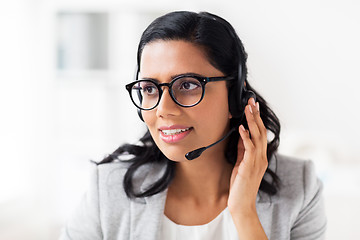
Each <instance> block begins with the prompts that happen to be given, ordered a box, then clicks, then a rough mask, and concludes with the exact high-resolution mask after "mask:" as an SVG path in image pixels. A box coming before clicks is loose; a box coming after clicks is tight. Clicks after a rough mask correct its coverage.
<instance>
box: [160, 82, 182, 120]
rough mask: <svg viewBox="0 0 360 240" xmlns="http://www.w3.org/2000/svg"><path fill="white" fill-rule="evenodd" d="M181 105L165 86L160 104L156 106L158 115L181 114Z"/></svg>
mask: <svg viewBox="0 0 360 240" xmlns="http://www.w3.org/2000/svg"><path fill="white" fill-rule="evenodd" d="M180 108H181V107H180V106H179V105H177V104H176V103H175V102H174V100H173V99H172V98H171V96H170V92H169V89H168V88H166V87H164V90H163V93H162V95H161V98H160V102H159V105H158V106H157V107H156V116H157V117H171V116H177V115H179V114H180V111H181V110H180Z"/></svg>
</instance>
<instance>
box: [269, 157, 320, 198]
mask: <svg viewBox="0 0 360 240" xmlns="http://www.w3.org/2000/svg"><path fill="white" fill-rule="evenodd" d="M269 167H270V168H271V169H272V170H273V171H274V172H275V173H276V174H277V176H278V177H279V179H280V184H279V192H278V197H279V198H281V200H282V201H289V202H294V201H296V202H302V203H306V202H309V201H311V199H312V198H314V197H315V196H317V195H319V194H320V193H321V191H322V188H323V184H322V182H321V180H320V179H319V178H318V177H317V173H316V169H315V164H314V162H313V161H312V160H309V159H308V160H305V159H300V158H296V157H291V156H286V155H282V154H276V155H274V157H273V159H272V162H271V163H270V164H269Z"/></svg>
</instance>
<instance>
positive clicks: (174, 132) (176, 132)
mask: <svg viewBox="0 0 360 240" xmlns="http://www.w3.org/2000/svg"><path fill="white" fill-rule="evenodd" d="M189 129H190V128H185V129H169V130H161V132H162V133H163V134H165V135H175V134H179V133H182V132H186V131H188V130H189Z"/></svg>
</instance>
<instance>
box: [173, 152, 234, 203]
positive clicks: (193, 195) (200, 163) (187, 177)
mask: <svg viewBox="0 0 360 240" xmlns="http://www.w3.org/2000/svg"><path fill="white" fill-rule="evenodd" d="M211 155H212V156H213V157H211ZM232 168H233V166H232V165H231V164H230V163H228V162H227V161H226V158H225V156H223V157H219V156H215V155H214V154H212V153H211V151H209V152H207V153H206V154H205V152H204V154H203V155H202V156H201V157H199V158H198V159H195V160H192V161H188V162H179V163H177V164H176V170H175V176H174V179H173V181H172V183H171V185H170V187H169V191H170V192H171V194H173V195H175V196H176V197H177V198H178V199H180V198H186V199H187V200H191V201H193V202H194V203H195V204H196V203H199V204H200V203H201V204H206V203H207V204H213V203H216V202H218V201H220V200H221V199H223V198H224V197H227V195H228V192H229V186H230V176H231V172H232Z"/></svg>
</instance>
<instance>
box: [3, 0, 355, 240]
mask: <svg viewBox="0 0 360 240" xmlns="http://www.w3.org/2000/svg"><path fill="white" fill-rule="evenodd" d="M173 10H193V11H210V12H213V13H215V14H218V15H220V16H222V17H224V18H225V19H227V20H228V21H230V23H232V24H233V26H234V27H235V28H236V30H237V32H238V34H239V35H240V38H241V39H242V40H243V42H244V45H245V47H246V49H247V52H248V54H249V62H248V66H249V81H251V83H252V84H253V85H254V87H256V89H258V90H259V92H260V93H261V94H262V95H263V96H264V97H265V98H266V99H267V101H268V102H269V103H270V106H271V107H272V108H273V109H274V111H275V112H276V113H277V114H278V116H279V118H280V120H281V122H282V135H281V137H282V139H281V147H280V152H281V153H284V154H289V155H293V156H298V157H301V158H306V159H312V160H313V161H314V162H315V164H316V167H317V171H318V175H319V177H320V178H321V179H322V181H323V183H324V186H325V191H324V196H325V201H326V211H327V216H328V237H327V239H360V230H359V227H358V216H359V215H360V207H359V206H358V202H360V174H359V173H360V161H359V155H360V145H359V137H360V130H359V123H360V113H359V110H358V109H359V106H358V105H359V103H360V102H359V100H358V96H359V86H360V84H359V81H360V72H359V61H360V59H359V56H360V45H359V43H360V33H359V24H360V15H359V12H360V4H359V2H358V1H356V0H341V1H340V0H326V1H325V0H303V1H286V0H273V1H266V0H264V1H259V0H240V1H239V0H233V1H230V0H225V1H209V0H206V1H205V0H196V1H194V0H183V1H174V2H172V1H165V0H153V1H140V0H132V1H130V0H127V1H125V0H122V1H119V0H102V1H100V0H98V1H95V0H52V1H48V0H13V1H3V2H2V3H0V83H1V86H0V114H1V117H0V163H1V164H0V239H2V240H32V239H34V240H35V239H36V240H52V239H57V237H58V234H59V231H60V229H61V227H62V226H63V224H64V222H65V221H66V219H67V218H68V217H69V215H70V214H71V212H72V211H73V209H74V208H75V207H76V205H77V204H78V202H79V200H80V198H81V196H82V195H83V194H84V191H85V190H86V187H87V183H88V177H89V167H90V164H89V160H94V161H100V160H101V159H102V158H103V157H104V156H105V155H106V154H109V153H111V152H112V151H113V150H115V148H116V147H118V146H119V145H120V144H122V143H124V142H135V141H136V140H137V139H138V138H139V137H140V136H141V134H142V133H143V132H144V130H145V127H144V124H143V123H142V122H141V121H140V120H139V119H138V117H137V114H136V111H135V109H134V107H133V106H132V104H131V102H130V100H129V99H128V96H127V92H126V91H125V88H124V85H125V84H126V83H128V82H130V81H132V79H133V74H134V70H135V62H136V61H135V60H136V48H137V44H138V40H139V38H140V35H141V32H142V31H143V30H144V28H145V27H146V26H147V25H148V24H149V23H150V22H151V21H152V20H153V19H155V18H156V17H158V16H160V15H162V14H164V13H166V12H169V11H173Z"/></svg>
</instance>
